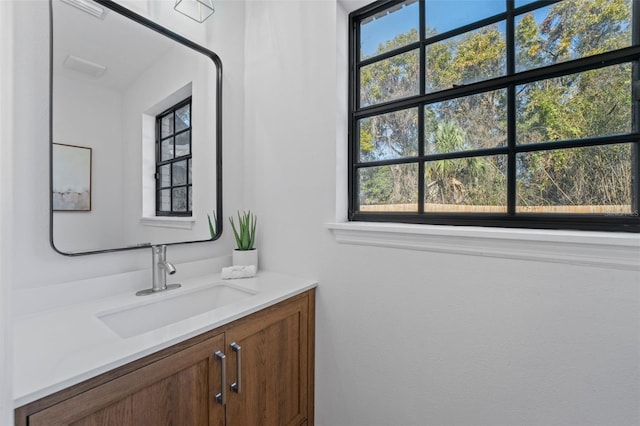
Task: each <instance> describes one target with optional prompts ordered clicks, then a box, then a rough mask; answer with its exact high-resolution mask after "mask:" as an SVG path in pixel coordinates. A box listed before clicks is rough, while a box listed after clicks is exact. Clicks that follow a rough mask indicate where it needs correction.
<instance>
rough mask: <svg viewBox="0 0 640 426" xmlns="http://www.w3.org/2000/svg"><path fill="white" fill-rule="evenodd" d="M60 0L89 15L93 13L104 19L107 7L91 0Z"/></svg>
mask: <svg viewBox="0 0 640 426" xmlns="http://www.w3.org/2000/svg"><path fill="white" fill-rule="evenodd" d="M62 2H63V3H66V4H69V5H71V6H73V7H75V8H77V9H80V10H81V11H83V12H86V13H88V14H89V15H93V16H95V17H96V18H98V19H104V17H105V15H106V14H107V9H105V8H104V7H102V6H100V5H99V4H97V3H95V2H93V1H91V0H62Z"/></svg>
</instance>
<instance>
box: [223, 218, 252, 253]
mask: <svg viewBox="0 0 640 426" xmlns="http://www.w3.org/2000/svg"><path fill="white" fill-rule="evenodd" d="M257 221H258V218H257V217H256V215H254V214H253V213H251V210H249V211H246V212H245V211H243V212H242V214H240V212H238V228H236V224H235V222H234V221H233V216H231V217H229V222H231V229H233V235H234V236H235V238H236V246H237V247H238V250H253V245H254V243H255V241H256V222H257Z"/></svg>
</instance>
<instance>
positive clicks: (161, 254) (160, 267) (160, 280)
mask: <svg viewBox="0 0 640 426" xmlns="http://www.w3.org/2000/svg"><path fill="white" fill-rule="evenodd" d="M151 254H152V258H151V259H152V262H151V279H152V286H151V288H148V289H146V290H140V291H139V292H137V293H136V296H146V295H148V294H153V293H157V292H159V291H166V290H173V289H175V288H179V287H180V286H181V285H180V284H169V285H167V274H169V275H173V274H175V273H176V267H175V266H173V264H172V263H170V262H167V246H165V245H162V246H152V247H151Z"/></svg>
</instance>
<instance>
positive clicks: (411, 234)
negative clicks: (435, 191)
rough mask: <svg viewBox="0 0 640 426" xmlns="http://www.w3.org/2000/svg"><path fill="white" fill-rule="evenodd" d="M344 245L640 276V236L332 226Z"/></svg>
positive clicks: (358, 224) (359, 224)
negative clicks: (580, 267)
mask: <svg viewBox="0 0 640 426" xmlns="http://www.w3.org/2000/svg"><path fill="white" fill-rule="evenodd" d="M326 226H327V228H329V229H331V230H332V231H333V233H334V236H335V238H336V241H337V242H338V243H340V244H354V245H366V246H374V247H389V248H399V249H407V250H425V251H432V252H439V253H452V254H463V255H470V256H488V257H499V258H505V259H520V260H533V261H541V262H553V263H567V264H572V265H583V266H595V267H605V268H613V269H622V270H632V271H640V235H638V234H627V233H605V232H588V231H557V230H533V229H505V228H483V227H467V226H464V227H463V226H435V225H411V224H400V223H374V222H343V223H328V224H327V225H326Z"/></svg>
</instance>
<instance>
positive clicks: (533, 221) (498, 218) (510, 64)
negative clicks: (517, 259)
mask: <svg viewBox="0 0 640 426" xmlns="http://www.w3.org/2000/svg"><path fill="white" fill-rule="evenodd" d="M416 1H418V2H419V13H420V16H419V34H420V37H419V40H418V41H417V42H412V43H409V44H407V45H405V46H402V47H400V48H396V49H393V50H390V51H387V52H384V53H382V54H379V55H375V56H373V57H367V58H364V59H360V56H361V55H360V23H361V22H362V21H363V20H365V19H367V18H370V17H372V16H375V15H378V14H381V13H384V12H385V10H389V9H391V8H393V7H397V6H398V5H399V4H401V3H403V0H379V1H376V2H374V3H371V4H370V5H368V6H365V7H363V8H361V9H358V10H356V11H354V12H352V13H351V14H350V15H349V92H348V108H349V119H348V144H349V145H348V146H349V149H348V162H349V165H348V166H349V171H348V197H349V200H348V202H349V205H348V219H349V220H350V221H370V222H394V223H418V224H431V225H468V226H488V227H502V228H533V229H570V230H591V231H622V232H640V217H639V216H638V211H639V208H640V205H639V203H640V184H639V182H640V161H639V154H640V0H632V5H633V12H632V13H633V16H632V28H633V30H632V44H631V46H629V47H625V48H621V49H618V50H614V51H608V52H605V53H601V54H597V55H593V56H587V57H583V58H579V59H575V60H570V61H567V62H561V63H556V64H553V65H549V66H545V67H541V68H535V69H531V70H526V71H521V72H516V71H515V55H514V52H515V46H514V45H515V35H514V32H515V29H514V28H515V22H516V17H517V16H518V15H521V14H522V13H526V12H529V11H533V10H535V9H538V8H540V7H544V6H548V5H550V4H553V3H557V2H559V1H562V0H554V1H534V2H532V3H529V4H525V5H523V6H520V7H517V8H516V7H515V4H514V0H505V1H506V3H507V5H506V11H505V12H503V13H500V14H497V15H494V16H491V17H488V18H485V19H482V20H479V21H476V22H474V23H471V24H468V25H464V26H462V27H459V28H456V29H454V30H451V31H447V32H443V33H441V34H437V35H436V36H433V37H429V38H427V37H425V31H426V30H425V28H426V22H425V13H424V12H425V1H428V0H416ZM454 12H455V8H452V13H454ZM500 21H505V22H506V43H507V53H506V55H507V57H506V62H507V72H506V74H505V75H504V76H500V77H497V78H492V79H489V80H483V81H480V82H477V83H471V84H467V85H462V86H454V87H453V88H450V89H445V90H441V91H436V92H429V93H427V92H426V91H425V78H426V77H425V75H426V73H425V47H426V46H427V45H429V44H431V43H434V42H437V41H440V40H444V39H447V38H450V37H453V36H455V35H459V34H463V33H466V32H468V31H471V30H474V29H478V28H481V27H483V26H486V25H489V24H493V23H497V22H500ZM415 49H419V58H420V59H419V60H420V64H419V67H420V68H419V69H420V72H419V79H420V80H419V88H420V89H419V90H420V91H419V94H418V95H415V96H411V97H407V98H401V99H397V100H392V101H388V102H383V103H379V104H375V105H370V106H365V107H360V105H359V103H360V81H359V76H360V72H359V70H360V68H362V67H363V66H366V65H368V64H371V63H375V62H378V61H380V60H383V59H386V58H391V57H393V56H395V55H398V54H400V53H404V52H409V51H412V50H415ZM621 63H631V64H632V87H633V89H632V90H633V94H632V119H631V125H632V129H631V132H630V133H626V134H621V135H613V136H602V137H600V136H599V137H591V138H586V139H575V140H562V141H557V142H541V143H535V144H528V145H517V144H516V143H515V134H516V133H515V132H516V129H515V126H516V120H515V117H516V110H515V88H516V86H518V85H521V84H524V83H530V82H534V81H540V80H545V79H548V78H553V77H559V76H564V75H568V74H573V73H576V72H583V71H587V70H592V69H599V68H605V67H607V66H611V65H617V64H621ZM496 89H506V90H507V94H508V95H507V99H508V104H507V123H508V124H507V145H506V146H504V147H498V148H491V149H480V150H478V149H477V150H473V151H464V152H456V153H455V155H452V154H427V153H425V152H424V145H425V144H424V109H425V106H426V105H429V104H432V103H436V102H439V101H444V100H449V99H453V98H458V97H462V96H468V95H473V94H477V93H483V92H488V91H491V90H496ZM408 108H418V133H419V135H418V146H419V153H418V155H417V156H414V157H403V158H399V159H393V160H378V161H367V162H360V160H359V141H358V137H359V135H358V130H357V129H358V124H357V123H358V120H360V119H363V118H367V117H370V116H375V115H379V114H384V113H389V112H394V111H399V110H405V109H408ZM616 143H629V144H631V146H632V148H631V149H632V164H631V167H632V188H631V193H632V194H631V198H632V206H631V211H632V212H633V213H631V214H629V215H607V214H565V213H553V214H551V213H522V212H518V213H516V154H517V153H521V152H532V151H543V150H550V149H559V148H576V147H583V146H585V147H588V146H604V145H613V144H616ZM495 154H503V155H506V156H507V161H508V168H507V182H508V183H507V211H506V213H475V212H474V213H457V212H456V213H436V212H425V211H424V187H425V182H424V180H425V178H424V168H425V163H426V161H429V160H438V159H448V158H466V157H471V156H485V155H495ZM406 163H412V164H417V165H418V179H419V182H418V194H417V197H418V211H417V212H410V213H407V212H364V211H360V209H359V187H358V170H359V169H361V168H363V167H372V166H384V165H392V164H406Z"/></svg>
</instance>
